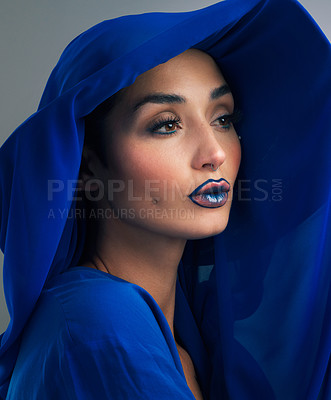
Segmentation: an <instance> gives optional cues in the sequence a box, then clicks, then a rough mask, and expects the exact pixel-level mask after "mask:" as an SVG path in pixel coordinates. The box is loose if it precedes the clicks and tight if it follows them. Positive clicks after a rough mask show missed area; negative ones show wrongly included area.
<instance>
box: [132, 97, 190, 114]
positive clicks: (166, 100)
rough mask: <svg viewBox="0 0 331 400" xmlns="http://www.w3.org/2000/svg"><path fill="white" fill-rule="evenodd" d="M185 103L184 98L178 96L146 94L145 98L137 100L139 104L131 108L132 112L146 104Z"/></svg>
mask: <svg viewBox="0 0 331 400" xmlns="http://www.w3.org/2000/svg"><path fill="white" fill-rule="evenodd" d="M185 102H186V99H185V97H183V96H179V95H177V94H166V93H153V94H148V95H147V96H145V97H143V98H142V99H141V100H139V102H138V103H137V104H136V105H135V106H134V107H133V112H135V111H137V110H138V108H140V107H142V106H143V105H144V104H146V103H154V104H180V103H185Z"/></svg>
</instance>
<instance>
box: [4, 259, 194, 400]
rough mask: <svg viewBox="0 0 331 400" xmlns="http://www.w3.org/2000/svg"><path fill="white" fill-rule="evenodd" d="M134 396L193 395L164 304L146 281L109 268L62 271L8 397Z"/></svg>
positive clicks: (30, 332)
mask: <svg viewBox="0 0 331 400" xmlns="http://www.w3.org/2000/svg"><path fill="white" fill-rule="evenodd" d="M179 288H180V286H178V288H177V290H178V289H179ZM189 326H190V325H189ZM189 326H187V327H189ZM190 329H191V330H192V331H193V332H194V326H193V327H192V326H190ZM195 329H196V327H195ZM146 332H148V334H146ZM195 352H196V350H195ZM31 383H32V384H31ZM119 383H120V384H119ZM134 396H135V398H143V399H146V400H147V399H151V400H154V399H169V398H171V397H172V398H174V399H187V400H193V399H194V397H193V395H192V393H191V391H190V390H189V388H188V386H187V384H186V380H185V376H184V372H183V370H182V367H181V362H180V359H179V356H178V352H177V348H176V344H175V341H174V339H173V336H172V333H171V330H170V327H169V325H168V323H167V321H166V319H165V317H164V315H163V313H162V311H161V309H160V308H159V306H158V305H157V303H156V302H155V301H154V299H153V298H152V296H150V295H149V293H148V292H146V291H145V290H144V289H142V288H141V287H139V286H137V285H134V284H132V283H129V282H126V281H124V280H122V279H120V278H117V277H114V276H112V275H110V274H107V273H105V272H101V271H98V270H93V269H91V268H88V267H77V268H72V269H71V270H69V271H68V272H65V273H64V274H62V275H59V276H58V277H56V278H55V279H53V280H52V281H51V282H49V284H48V285H47V288H45V290H44V291H43V293H42V294H41V296H40V299H39V302H38V305H37V307H36V309H35V312H34V314H33V317H32V318H31V319H30V321H29V323H28V325H27V327H26V329H25V333H24V336H23V340H22V344H21V349H20V353H19V356H18V360H17V362H16V367H15V369H14V373H13V376H12V378H11V383H10V386H9V390H8V394H7V399H15V400H16V399H21V400H24V399H26V400H33V399H36V400H37V399H54V400H59V399H61V400H65V399H70V400H72V399H82V400H83V399H86V400H90V399H132V398H134Z"/></svg>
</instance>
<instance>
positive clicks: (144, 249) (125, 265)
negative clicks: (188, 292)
mask: <svg viewBox="0 0 331 400" xmlns="http://www.w3.org/2000/svg"><path fill="white" fill-rule="evenodd" d="M110 225H111V224H107V225H104V226H103V227H102V228H101V229H99V230H98V235H97V237H96V238H95V240H94V246H92V248H93V251H92V252H90V253H89V257H88V259H86V260H83V262H82V263H81V265H85V266H89V267H92V268H96V269H98V270H101V271H104V272H108V273H110V274H112V275H114V276H117V277H119V278H121V279H124V280H126V281H128V282H131V283H134V284H136V285H139V286H141V287H142V288H144V289H145V290H146V291H147V292H148V293H149V294H150V295H151V296H152V297H153V298H154V300H155V301H156V302H157V304H158V305H159V307H160V308H161V310H162V312H163V314H164V316H165V318H166V320H167V322H168V324H169V327H170V329H171V331H172V334H173V335H174V330H173V323H174V310H175V294H176V280H177V269H178V264H179V262H180V259H181V257H182V254H183V251H184V247H185V244H186V240H184V239H179V238H170V237H166V236H164V235H160V234H157V233H155V232H150V231H146V230H141V228H137V227H136V226H134V225H129V224H123V223H122V224H120V223H117V224H116V227H114V226H112V227H111V226H110ZM115 228H117V229H115Z"/></svg>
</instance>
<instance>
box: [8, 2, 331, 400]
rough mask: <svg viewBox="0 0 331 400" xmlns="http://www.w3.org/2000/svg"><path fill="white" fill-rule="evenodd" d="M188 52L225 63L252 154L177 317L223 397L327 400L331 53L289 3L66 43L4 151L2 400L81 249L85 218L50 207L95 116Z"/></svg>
mask: <svg viewBox="0 0 331 400" xmlns="http://www.w3.org/2000/svg"><path fill="white" fill-rule="evenodd" d="M191 47H195V48H198V49H201V50H203V51H205V52H207V53H209V54H210V55H211V56H212V57H214V59H215V60H216V61H217V63H218V64H219V65H220V68H221V70H222V72H223V73H224V76H225V78H226V80H227V82H228V83H229V86H230V87H231V89H232V91H233V93H234V96H235V102H236V105H237V107H238V108H239V109H241V111H242V113H243V119H242V121H241V122H240V123H239V124H238V126H237V131H238V132H239V134H240V135H241V136H242V152H243V159H242V164H241V167H240V171H239V175H238V180H237V187H236V191H235V195H234V201H233V205H232V210H231V216H230V223H229V226H228V227H227V229H226V231H225V232H224V233H222V234H220V235H217V236H215V237H212V238H208V239H204V240H197V241H189V242H188V243H187V246H186V248H185V252H184V255H183V258H182V262H181V265H180V269H179V280H180V282H181V287H182V292H180V293H179V294H178V299H177V302H176V315H175V325H176V327H177V329H178V331H180V332H181V337H182V338H184V339H185V341H186V343H187V346H188V348H189V350H190V351H191V352H192V354H193V355H192V358H193V359H194V352H195V349H194V343H193V342H192V340H190V332H187V330H185V318H187V315H188V313H187V308H186V306H187V304H188V305H189V308H190V310H191V311H192V314H193V316H194V319H195V320H196V322H197V325H198V327H199V331H200V333H201V336H202V338H203V340H204V343H205V344H206V347H207V349H208V352H209V355H210V359H211V364H212V369H211V383H210V389H209V392H210V398H211V399H222V398H224V399H231V400H238V399H240V400H243V399H250V400H253V399H254V400H256V399H281V400H286V399H291V400H296V399H297V400H302V399H317V398H318V399H322V400H326V399H330V398H331V366H330V362H329V358H330V350H331V298H330V297H331V295H330V281H331V268H330V267H331V260H330V258H331V224H330V222H331V221H330V218H331V217H330V201H331V200H330V198H331V193H330V182H331V157H330V150H331V113H330V109H331V72H330V71H331V48H330V43H329V42H328V40H327V39H326V37H325V36H324V35H323V33H322V32H321V30H320V29H319V28H318V26H317V25H316V24H315V22H314V21H313V20H312V19H311V17H310V16H309V15H308V13H307V12H306V11H305V10H304V9H303V8H302V7H301V5H300V4H299V3H297V2H296V1H293V0H226V1H224V2H220V3H217V4H215V5H212V6H210V7H207V8H205V9H202V10H198V11H193V12H184V13H150V14H142V15H133V16H125V17H121V18H117V19H114V20H109V21H104V22H102V23H100V24H98V25H96V26H94V27H92V28H91V29H89V30H88V31H86V32H84V33H82V34H81V35H80V36H78V37H77V38H76V39H75V40H73V41H72V42H71V43H70V44H69V46H68V47H67V48H66V49H65V50H64V52H63V54H62V56H61V58H60V60H59V62H58V64H57V65H56V67H55V68H54V70H53V72H52V74H51V76H50V78H49V81H48V83H47V85H46V88H45V91H44V93H43V96H42V99H41V102H40V105H39V108H38V110H37V112H36V113H35V114H33V115H32V116H31V117H30V118H29V119H28V120H26V121H25V122H24V123H23V124H22V125H21V126H19V127H18V128H17V130H16V131H15V132H14V133H13V134H12V135H11V136H10V137H9V138H8V139H7V141H6V142H5V143H4V145H3V146H2V147H1V149H0V165H1V168H0V191H1V196H0V210H1V214H0V223H1V230H0V245H1V250H2V251H3V253H4V267H3V274H4V290H5V297H6V302H7V305H8V310H9V313H10V318H11V320H10V324H9V326H8V328H7V330H6V331H5V332H4V333H3V334H2V336H1V350H0V397H1V398H5V397H6V392H7V388H8V384H9V381H10V376H11V373H12V370H13V367H14V365H15V362H16V358H17V354H18V349H19V343H20V336H21V333H22V330H23V329H24V326H25V325H26V323H27V320H28V319H29V316H30V315H31V313H32V311H33V309H34V307H35V304H36V302H37V300H38V297H39V295H40V293H41V291H42V288H43V287H44V285H45V282H47V280H48V279H50V278H51V277H54V276H56V275H58V274H60V273H61V272H63V271H65V270H67V269H68V268H69V267H71V266H75V265H77V262H78V260H79V258H80V255H81V251H82V247H83V242H84V235H85V232H84V225H83V224H79V223H78V222H77V220H76V219H75V218H70V217H69V214H68V217H67V218H52V216H51V215H50V210H52V209H53V210H54V209H61V210H64V209H65V210H68V211H69V213H70V211H74V210H75V207H76V205H75V200H74V191H75V187H74V185H73V184H72V182H75V181H76V180H77V179H78V172H79V167H80V161H81V153H82V147H83V143H84V119H83V118H84V116H86V115H87V114H89V113H90V112H91V111H92V110H93V109H94V108H95V107H96V106H97V105H99V104H100V103H102V102H103V101H104V100H106V99H107V98H109V97H110V96H111V95H112V94H114V93H116V92H117V91H118V90H120V89H121V88H123V87H126V86H128V85H130V84H132V83H133V82H134V80H135V78H136V77H137V76H138V75H140V74H141V73H143V72H144V71H147V70H149V69H151V68H153V67H154V66H156V65H158V64H160V63H163V62H166V61H167V60H169V59H170V58H172V57H174V56H176V55H178V54H180V53H182V52H183V51H185V50H186V49H188V48H191ZM50 182H52V185H53V186H52V188H53V189H54V187H56V188H57V190H52V191H51V190H50V186H49V184H50ZM63 183H64V186H61V185H62V184H63ZM190 346H191V348H190ZM190 354H191V353H190ZM196 362H197V364H199V361H196ZM197 369H199V365H197Z"/></svg>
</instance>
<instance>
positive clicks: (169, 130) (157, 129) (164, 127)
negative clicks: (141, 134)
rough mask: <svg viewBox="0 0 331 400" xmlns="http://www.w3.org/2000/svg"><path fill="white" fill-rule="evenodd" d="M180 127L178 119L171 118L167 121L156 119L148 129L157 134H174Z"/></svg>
mask: <svg viewBox="0 0 331 400" xmlns="http://www.w3.org/2000/svg"><path fill="white" fill-rule="evenodd" d="M180 128H181V127H180V120H179V119H172V120H167V121H156V122H155V123H154V124H153V125H152V126H151V127H150V128H149V131H150V132H152V133H155V134H159V135H172V134H175V133H176V132H177V130H178V129H180Z"/></svg>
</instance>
